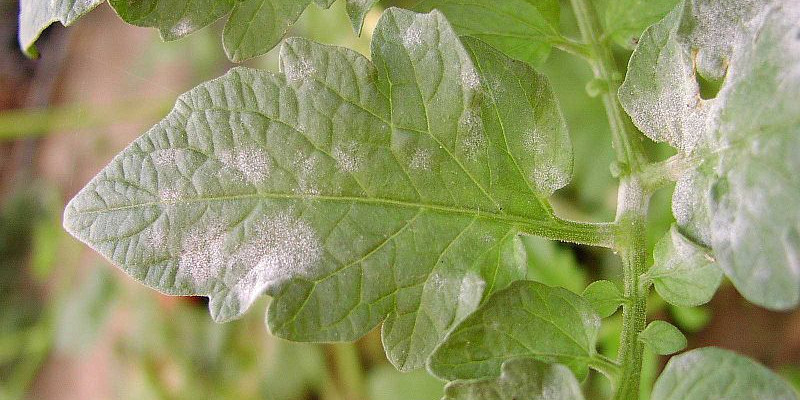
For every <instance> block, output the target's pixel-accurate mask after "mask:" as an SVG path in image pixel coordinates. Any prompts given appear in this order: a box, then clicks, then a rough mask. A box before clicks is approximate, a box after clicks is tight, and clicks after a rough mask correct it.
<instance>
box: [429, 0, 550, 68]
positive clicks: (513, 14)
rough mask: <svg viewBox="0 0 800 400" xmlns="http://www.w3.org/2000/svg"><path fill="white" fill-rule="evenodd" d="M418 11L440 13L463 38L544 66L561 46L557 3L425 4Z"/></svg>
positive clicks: (438, 0)
mask: <svg viewBox="0 0 800 400" xmlns="http://www.w3.org/2000/svg"><path fill="white" fill-rule="evenodd" d="M415 8H416V9H417V10H419V11H430V10H433V9H437V10H439V11H441V12H442V13H444V15H446V16H447V19H448V21H450V23H451V24H452V25H453V27H454V28H455V29H456V31H457V32H458V33H459V34H462V35H469V36H472V37H476V38H479V39H481V40H484V41H485V42H486V43H489V44H490V45H492V46H494V47H496V48H497V49H500V50H502V51H503V52H504V53H506V54H508V55H509V56H511V57H513V58H516V59H519V60H523V61H526V62H529V63H531V64H533V65H541V64H542V63H544V61H545V60H546V59H547V56H548V55H549V54H550V48H551V47H552V45H553V44H557V43H562V42H563V41H564V39H563V38H562V36H561V34H560V33H559V14H560V7H559V4H558V0H505V1H494V0H471V1H466V2H465V1H460V0H423V1H422V2H420V3H419V4H418V5H417V6H416V7H415Z"/></svg>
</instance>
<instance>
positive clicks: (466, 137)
mask: <svg viewBox="0 0 800 400" xmlns="http://www.w3.org/2000/svg"><path fill="white" fill-rule="evenodd" d="M458 125H459V131H461V135H462V139H461V145H462V146H463V149H464V155H465V156H466V157H467V159H469V160H473V161H474V160H475V159H476V158H478V154H480V153H481V151H483V150H484V149H485V147H486V137H485V136H484V133H483V120H482V119H481V117H480V115H479V114H478V113H477V112H475V111H473V110H467V111H465V112H464V113H463V114H462V115H461V118H460V119H459V121H458Z"/></svg>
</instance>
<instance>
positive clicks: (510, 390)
mask: <svg viewBox="0 0 800 400" xmlns="http://www.w3.org/2000/svg"><path fill="white" fill-rule="evenodd" d="M583 398H584V397H583V393H582V392H581V387H580V384H579V383H578V380H577V379H575V375H573V374H572V371H570V370H569V368H567V367H565V366H563V365H560V364H546V363H543V362H541V361H536V360H533V359H516V360H509V361H506V362H504V363H503V366H502V373H501V374H500V376H499V377H498V378H490V379H481V380H476V381H456V382H451V383H449V384H448V385H447V387H446V388H445V395H444V398H443V400H518V399H533V400H539V399H541V400H583Z"/></svg>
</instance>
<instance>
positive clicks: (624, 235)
mask: <svg viewBox="0 0 800 400" xmlns="http://www.w3.org/2000/svg"><path fill="white" fill-rule="evenodd" d="M571 3H572V8H573V11H574V12H575V17H576V19H577V21H578V28H579V29H580V31H581V36H582V37H583V41H584V42H586V43H587V44H589V46H590V47H591V49H592V53H593V56H594V57H593V59H592V60H591V61H590V64H591V67H592V71H593V72H594V76H595V78H596V79H598V80H599V81H600V82H602V83H603V84H604V85H605V87H604V88H603V89H604V90H603V91H602V96H603V97H602V98H603V105H604V106H605V109H606V116H607V118H608V121H609V124H610V125H611V133H612V142H613V146H614V151H615V153H616V158H617V161H618V162H619V163H620V164H622V165H623V167H624V168H623V170H622V171H621V174H620V175H621V178H620V179H621V181H620V187H619V192H618V193H619V194H618V200H617V216H616V227H617V238H616V246H615V247H616V250H617V252H618V253H619V255H620V257H621V258H622V266H623V283H624V288H625V296H626V298H628V299H629V301H628V302H627V303H626V304H624V305H623V308H622V334H621V336H620V350H619V356H618V357H619V358H618V362H619V364H620V365H621V367H622V372H621V374H620V375H619V379H618V380H617V381H616V382H615V386H616V390H615V394H614V399H615V400H635V399H638V398H639V386H640V382H641V375H642V356H643V353H644V347H643V344H642V343H641V342H639V341H638V336H639V333H640V332H641V331H642V330H643V329H644V327H645V323H646V308H647V293H646V292H643V291H641V290H639V282H638V281H639V276H640V275H641V274H642V273H644V272H645V270H646V269H647V254H646V243H645V233H646V232H647V226H646V222H645V221H646V215H647V204H648V201H649V196H650V193H651V190H650V188H649V187H645V186H644V185H643V184H642V181H641V179H640V176H641V175H642V174H641V171H642V170H643V169H644V166H646V165H647V159H646V157H645V155H644V151H643V148H642V144H641V142H640V136H639V135H638V133H637V132H636V130H635V129H634V128H633V126H632V124H631V122H630V119H629V118H628V116H627V115H626V114H625V113H624V112H623V110H622V105H621V104H620V103H619V98H618V97H617V92H618V91H619V86H620V82H621V80H622V74H620V72H619V70H618V69H617V66H616V63H615V61H614V57H613V54H612V53H611V49H610V48H609V47H608V45H607V44H606V43H605V42H604V41H603V40H602V39H601V38H602V37H604V35H603V31H602V29H601V27H600V23H599V21H598V18H597V12H596V10H595V8H594V5H593V4H592V3H591V0H571ZM654 184H660V182H655V183H654Z"/></svg>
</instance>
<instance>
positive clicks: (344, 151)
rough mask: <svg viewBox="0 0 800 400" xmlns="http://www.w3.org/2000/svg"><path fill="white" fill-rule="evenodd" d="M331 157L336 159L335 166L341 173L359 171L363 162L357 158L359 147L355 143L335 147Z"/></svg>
mask: <svg viewBox="0 0 800 400" xmlns="http://www.w3.org/2000/svg"><path fill="white" fill-rule="evenodd" d="M331 155H332V156H333V158H334V159H336V166H337V167H338V168H339V170H341V171H342V172H355V171H358V170H359V169H361V164H362V163H363V162H362V160H361V157H360V156H359V146H358V143H356V142H350V143H347V144H344V145H340V146H336V147H335V148H334V149H333V152H332V153H331Z"/></svg>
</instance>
